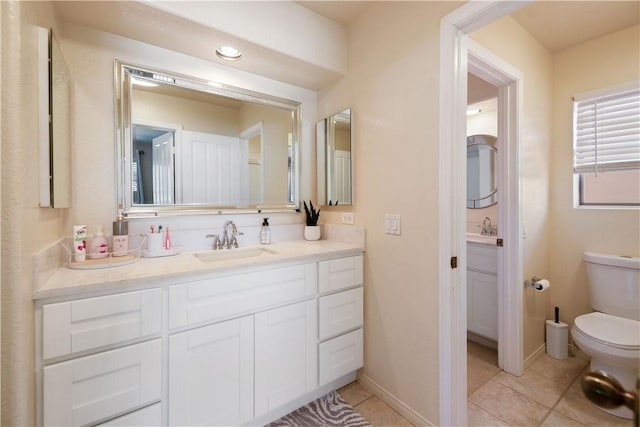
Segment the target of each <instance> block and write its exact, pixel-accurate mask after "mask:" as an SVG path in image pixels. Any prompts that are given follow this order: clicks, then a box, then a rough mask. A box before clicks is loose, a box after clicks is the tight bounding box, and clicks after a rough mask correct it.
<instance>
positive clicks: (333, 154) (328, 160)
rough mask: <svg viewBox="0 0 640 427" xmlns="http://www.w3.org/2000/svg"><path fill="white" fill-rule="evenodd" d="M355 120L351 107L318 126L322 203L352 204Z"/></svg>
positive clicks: (320, 195) (319, 199) (319, 123)
mask: <svg viewBox="0 0 640 427" xmlns="http://www.w3.org/2000/svg"><path fill="white" fill-rule="evenodd" d="M351 120H352V116H351V109H350V108H347V109H345V110H343V111H341V112H339V113H336V114H334V115H332V116H330V117H327V118H326V119H323V120H320V121H319V122H318V123H317V125H316V136H317V157H318V158H317V167H318V202H319V204H320V205H328V206H333V205H344V206H349V205H351V204H352V200H351V197H352V182H351V179H352V178H351V165H352V155H351V154H352V149H351V141H352V139H351V135H352V133H351V129H352V126H351Z"/></svg>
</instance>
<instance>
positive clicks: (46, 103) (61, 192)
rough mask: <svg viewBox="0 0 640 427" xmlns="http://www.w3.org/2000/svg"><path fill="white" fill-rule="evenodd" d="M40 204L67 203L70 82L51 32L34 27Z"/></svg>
mask: <svg viewBox="0 0 640 427" xmlns="http://www.w3.org/2000/svg"><path fill="white" fill-rule="evenodd" d="M38 56H39V59H38V92H39V108H38V134H39V136H38V138H39V143H38V145H39V172H40V206H41V207H53V208H68V207H70V206H71V130H70V121H69V111H70V110H69V99H70V83H69V70H68V67H67V63H66V62H65V60H64V57H63V56H62V51H61V50H60V45H59V43H58V41H57V40H56V38H55V36H54V34H53V31H51V30H50V29H48V28H38Z"/></svg>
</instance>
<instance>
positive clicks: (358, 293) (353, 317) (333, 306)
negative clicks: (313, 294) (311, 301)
mask: <svg viewBox="0 0 640 427" xmlns="http://www.w3.org/2000/svg"><path fill="white" fill-rule="evenodd" d="M362 293H363V291H362V287H360V288H356V289H351V290H349V291H344V292H339V293H337V294H332V295H327V296H324V297H321V298H320V301H319V313H320V333H319V335H320V336H319V339H320V340H321V341H322V340H323V339H326V338H329V337H332V336H335V335H338V334H341V333H343V332H346V331H348V330H350V329H354V328H357V327H359V326H362V320H363V314H362Z"/></svg>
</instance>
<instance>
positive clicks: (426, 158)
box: [318, 2, 460, 425]
mask: <svg viewBox="0 0 640 427" xmlns="http://www.w3.org/2000/svg"><path fill="white" fill-rule="evenodd" d="M459 5H460V3H455V2H379V3H375V4H373V5H372V6H371V7H370V8H369V9H367V10H366V11H365V12H364V14H363V15H362V16H360V17H359V18H358V19H357V20H356V21H355V22H354V23H353V24H352V25H351V26H350V27H349V52H348V53H349V72H348V74H347V76H346V77H345V78H343V79H342V80H340V81H339V82H337V83H336V84H335V85H332V86H331V87H328V88H326V89H325V90H323V91H321V92H320V94H319V104H318V112H319V114H318V117H327V116H329V115H330V114H332V113H333V112H335V111H337V110H338V109H341V108H344V107H345V106H350V107H352V113H353V125H354V143H353V149H354V160H355V164H354V169H353V170H354V173H355V182H356V188H355V190H356V191H355V200H354V204H355V205H354V207H353V212H355V222H356V225H359V226H364V227H366V229H367V252H366V254H365V262H364V265H365V278H364V283H365V337H364V343H365V367H364V371H363V375H364V377H365V378H366V379H368V380H371V381H374V382H375V383H377V384H378V385H379V386H380V387H382V388H384V389H385V390H387V391H388V392H389V393H390V394H391V395H393V396H395V397H396V398H397V399H399V400H401V401H402V402H404V404H406V405H408V406H409V407H410V408H411V409H413V410H414V411H415V412H416V413H418V414H419V415H421V416H422V417H424V418H425V419H427V420H428V421H429V422H431V423H433V424H436V425H437V424H438V418H439V415H438V405H439V399H438V311H439V307H438V262H437V260H438V239H437V236H438V217H437V212H438V123H439V111H438V108H439V99H438V95H437V94H438V91H439V61H438V58H439V56H438V52H439V43H440V36H439V32H440V19H441V18H442V17H443V16H444V15H446V14H447V13H449V12H450V11H452V10H454V9H455V8H456V7H458V6H459ZM327 211H328V209H327ZM324 212H325V208H323V216H324V219H323V222H324V221H334V220H335V221H336V222H339V218H338V217H339V215H338V214H334V213H333V212H332V213H330V214H329V213H327V215H326V216H325V215H324ZM385 213H395V214H400V215H401V221H402V235H401V236H389V235H385V234H384V232H383V224H384V214H385Z"/></svg>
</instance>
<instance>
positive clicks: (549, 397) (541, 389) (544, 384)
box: [494, 371, 568, 408]
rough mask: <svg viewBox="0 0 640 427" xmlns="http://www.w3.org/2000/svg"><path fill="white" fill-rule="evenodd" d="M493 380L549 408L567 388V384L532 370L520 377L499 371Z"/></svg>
mask: <svg viewBox="0 0 640 427" xmlns="http://www.w3.org/2000/svg"><path fill="white" fill-rule="evenodd" d="M494 380H495V381H497V382H499V383H500V384H503V385H506V386H508V387H511V388H512V389H514V390H515V391H518V392H520V393H522V394H524V395H525V396H527V397H529V398H531V399H533V400H535V401H536V402H538V403H542V404H543V405H545V406H547V407H549V408H553V405H555V404H556V402H558V400H559V399H560V397H561V396H562V393H564V392H565V390H567V388H568V385H565V384H561V383H558V382H555V381H553V380H552V379H550V378H547V377H544V376H542V375H539V374H537V373H536V372H532V371H527V372H525V373H524V375H522V376H521V377H516V376H515V375H511V374H507V373H506V372H504V371H501V372H500V373H499V374H498V375H496V376H495V377H494Z"/></svg>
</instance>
